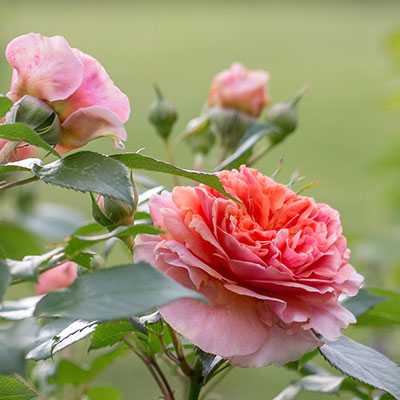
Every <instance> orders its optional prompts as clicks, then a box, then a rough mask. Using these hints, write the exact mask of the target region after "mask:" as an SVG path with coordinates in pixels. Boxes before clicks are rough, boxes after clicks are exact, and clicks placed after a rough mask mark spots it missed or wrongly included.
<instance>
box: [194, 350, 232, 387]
mask: <svg viewBox="0 0 400 400" xmlns="http://www.w3.org/2000/svg"><path fill="white" fill-rule="evenodd" d="M195 352H196V354H197V357H199V360H200V362H201V365H202V367H203V376H204V379H207V377H208V375H209V374H210V373H211V372H212V371H213V370H215V369H216V368H218V367H219V366H220V365H221V364H222V363H223V362H224V361H225V360H224V359H223V358H222V357H220V356H216V355H215V354H210V353H206V352H205V351H203V350H201V349H200V348H198V347H195Z"/></svg>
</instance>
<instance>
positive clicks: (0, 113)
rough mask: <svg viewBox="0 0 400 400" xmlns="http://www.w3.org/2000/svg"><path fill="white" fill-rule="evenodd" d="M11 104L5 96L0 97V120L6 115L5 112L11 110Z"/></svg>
mask: <svg viewBox="0 0 400 400" xmlns="http://www.w3.org/2000/svg"><path fill="white" fill-rule="evenodd" d="M12 105H13V102H12V101H11V100H10V99H9V98H8V97H6V96H2V95H1V96H0V118H2V117H4V115H6V112H7V111H8V110H9V109H10V108H11V106H12Z"/></svg>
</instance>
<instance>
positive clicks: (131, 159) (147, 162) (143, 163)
mask: <svg viewBox="0 0 400 400" xmlns="http://www.w3.org/2000/svg"><path fill="white" fill-rule="evenodd" d="M110 157H112V158H114V159H117V160H119V161H121V162H122V163H124V164H125V165H126V166H127V167H128V168H133V169H144V170H146V171H155V172H163V173H166V174H172V175H178V176H183V177H185V178H188V179H192V180H193V181H196V182H200V183H204V184H205V185H207V186H209V187H211V188H213V189H215V190H217V191H218V192H220V193H221V194H223V195H224V196H225V197H228V198H230V199H232V200H235V201H237V199H235V198H234V197H233V196H231V195H230V194H229V193H227V192H226V191H225V189H224V187H223V185H222V183H221V181H220V180H219V179H218V177H217V176H216V175H215V174H212V173H208V172H199V171H192V170H187V169H183V168H179V167H175V166H174V165H171V164H168V163H167V162H165V161H159V160H156V159H155V158H152V157H149V156H145V155H143V154H139V153H124V154H114V155H112V156H110Z"/></svg>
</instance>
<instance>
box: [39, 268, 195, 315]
mask: <svg viewBox="0 0 400 400" xmlns="http://www.w3.org/2000/svg"><path fill="white" fill-rule="evenodd" d="M182 297H192V298H195V299H202V297H201V295H200V294H198V293H196V292H193V291H191V290H188V289H186V288H185V287H183V286H180V285H179V284H177V283H176V282H174V281H173V280H172V279H170V278H168V277H166V276H165V275H163V274H161V273H160V272H158V271H157V270H156V269H154V268H153V267H151V266H150V265H148V264H146V263H144V262H141V263H138V264H128V265H122V266H119V267H114V268H110V269H107V270H98V271H94V272H92V273H90V274H87V275H83V276H81V277H79V278H78V279H77V280H75V282H74V283H73V284H72V285H71V286H70V287H68V288H67V289H65V290H63V291H62V292H54V293H48V294H47V295H46V296H44V297H43V298H42V300H40V302H39V303H38V305H37V306H36V310H35V315H36V316H43V317H46V316H47V317H51V316H59V317H63V318H71V319H74V318H75V319H83V320H87V321H95V320H96V321H99V322H101V321H115V320H119V319H123V318H129V317H130V316H133V315H136V314H142V313H145V312H146V311H149V310H151V309H153V308H155V307H158V306H162V305H164V304H167V303H170V302H172V301H174V300H177V299H179V298H182Z"/></svg>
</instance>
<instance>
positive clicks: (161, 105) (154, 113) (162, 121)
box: [149, 86, 178, 139]
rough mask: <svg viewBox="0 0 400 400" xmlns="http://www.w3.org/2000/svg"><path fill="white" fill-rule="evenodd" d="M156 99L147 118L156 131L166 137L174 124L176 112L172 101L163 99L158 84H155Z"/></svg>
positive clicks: (176, 116)
mask: <svg viewBox="0 0 400 400" xmlns="http://www.w3.org/2000/svg"><path fill="white" fill-rule="evenodd" d="M155 90H156V93H157V100H156V101H155V102H154V103H153V104H152V105H151V108H150V115H149V119H150V122H151V123H152V124H153V126H154V127H155V129H156V131H157V133H158V134H159V135H160V136H161V137H162V138H163V139H167V138H168V136H169V135H170V134H171V131H172V127H173V125H174V124H175V122H176V120H177V118H178V114H177V112H176V109H175V106H174V105H173V103H172V102H171V101H170V100H168V99H165V98H164V97H163V96H162V94H161V91H160V89H159V88H158V86H155Z"/></svg>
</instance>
